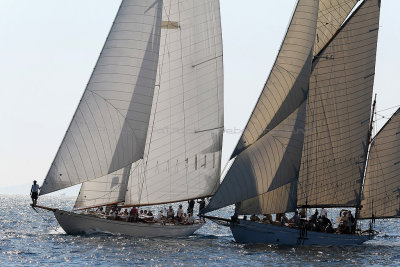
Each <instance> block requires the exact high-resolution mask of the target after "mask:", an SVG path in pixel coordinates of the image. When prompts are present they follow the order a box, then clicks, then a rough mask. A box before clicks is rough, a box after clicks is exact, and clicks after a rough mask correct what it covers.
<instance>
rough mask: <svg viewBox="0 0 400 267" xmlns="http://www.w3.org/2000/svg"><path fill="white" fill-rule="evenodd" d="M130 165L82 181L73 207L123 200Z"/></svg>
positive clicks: (108, 203) (95, 205)
mask: <svg viewBox="0 0 400 267" xmlns="http://www.w3.org/2000/svg"><path fill="white" fill-rule="evenodd" d="M130 172H131V166H128V167H125V168H123V169H121V170H118V171H115V172H113V173H110V174H108V175H106V176H103V177H100V178H97V179H94V180H91V181H88V182H84V183H83V184H82V187H81V190H80V191H79V195H78V198H77V199H76V202H75V206H74V208H75V209H84V208H90V207H98V206H104V205H111V204H116V203H121V202H124V201H125V194H126V188H127V186H128V178H129V175H130Z"/></svg>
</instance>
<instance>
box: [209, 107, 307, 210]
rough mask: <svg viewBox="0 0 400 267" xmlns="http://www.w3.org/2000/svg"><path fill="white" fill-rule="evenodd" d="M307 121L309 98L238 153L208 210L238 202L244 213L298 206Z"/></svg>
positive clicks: (287, 208)
mask: <svg viewBox="0 0 400 267" xmlns="http://www.w3.org/2000/svg"><path fill="white" fill-rule="evenodd" d="M304 125H305V101H304V102H303V104H302V105H301V106H300V107H299V108H298V109H297V110H296V111H295V112H293V113H292V114H291V115H290V116H289V117H288V118H286V119H285V120H284V121H283V122H281V123H280V124H279V125H278V126H277V127H275V128H274V129H273V130H271V131H270V132H269V133H268V134H266V135H264V136H263V137H262V138H260V139H259V140H257V141H256V142H255V143H254V144H253V145H251V146H250V147H248V148H247V149H246V150H244V151H243V152H242V153H240V154H239V155H238V156H237V157H236V159H235V162H234V163H233V165H232V167H231V168H230V169H229V171H228V173H227V175H226V176H225V178H224V180H223V182H222V184H221V186H220V187H219V188H218V191H217V193H216V194H215V196H214V197H213V198H212V199H211V201H210V203H209V205H208V206H207V208H206V212H208V211H212V210H216V209H219V208H222V207H225V206H228V205H231V204H235V203H238V202H242V203H241V206H240V210H239V213H240V214H250V213H258V214H260V213H276V212H286V211H293V210H295V209H296V207H297V206H296V195H297V192H296V187H293V186H292V185H293V183H294V184H295V182H296V181H297V178H298V173H299V168H300V162H301V153H302V147H303V139H304Z"/></svg>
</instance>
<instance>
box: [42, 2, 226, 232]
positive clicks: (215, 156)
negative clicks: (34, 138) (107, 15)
mask: <svg viewBox="0 0 400 267" xmlns="http://www.w3.org/2000/svg"><path fill="white" fill-rule="evenodd" d="M222 56H223V54H222V36H221V21H220V10H219V1H216V0H200V1H199V0H184V1H181V0H123V1H122V3H121V6H120V8H119V10H118V13H117V15H116V18H115V21H114V23H113V25H112V28H111V30H110V33H109V35H108V37H107V40H106V42H105V44H104V47H103V50H102V52H101V54H100V56H99V58H98V61H97V63H96V66H95V68H94V71H93V73H92V76H91V78H90V80H89V83H88V85H87V87H86V89H85V91H84V94H83V96H82V99H81V101H80V103H79V105H78V107H77V110H76V112H75V114H74V116H73V118H72V121H71V123H70V125H69V128H68V130H67V132H66V134H65V137H64V139H63V141H62V143H61V145H60V148H59V150H58V152H57V154H56V156H55V159H54V161H53V163H52V164H51V167H50V170H49V172H48V174H47V176H46V178H45V180H44V183H43V185H42V187H41V191H40V195H45V194H48V193H51V192H54V191H57V190H61V189H64V188H67V187H70V186H73V185H76V184H81V183H82V187H81V190H80V193H79V196H78V198H77V201H76V203H75V207H74V208H75V209H88V208H92V207H99V206H109V205H124V206H136V207H138V206H151V205H158V204H163V203H174V202H180V201H186V200H189V199H196V198H202V197H207V196H211V195H213V193H214V192H215V190H216V188H217V186H218V184H219V177H220V165H221V164H220V162H221V147H222V133H223V63H222ZM39 207H41V206H39ZM42 208H46V209H48V210H51V211H53V212H54V214H55V217H56V218H57V220H58V222H59V223H60V225H61V227H62V228H63V229H64V230H65V231H66V232H67V233H68V234H77V233H90V232H111V233H122V234H126V235H131V236H140V237H142V236H143V237H154V236H159V237H160V236H161V237H178V236H187V235H190V234H192V233H193V232H194V231H196V230H197V229H198V228H200V227H201V226H202V225H203V223H199V224H193V225H168V224H166V225H162V224H148V223H129V222H121V221H113V220H106V219H102V218H97V217H94V216H89V215H84V214H78V213H75V212H67V211H62V210H58V209H54V208H47V207H42Z"/></svg>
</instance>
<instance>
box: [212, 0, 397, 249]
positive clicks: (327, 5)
mask: <svg viewBox="0 0 400 267" xmlns="http://www.w3.org/2000/svg"><path fill="white" fill-rule="evenodd" d="M379 14H380V1H379V0H364V1H357V0H335V1H331V0H319V1H315V0H299V1H298V2H297V5H296V8H295V11H294V13H293V16H292V19H291V22H290V25H289V27H288V30H287V33H286V36H285V38H284V40H283V43H282V45H281V48H280V51H279V54H278V56H277V59H276V62H275V64H274V66H273V68H272V70H271V73H270V75H269V78H268V80H267V82H266V84H265V87H264V89H263V91H262V93H261V95H260V97H259V99H258V102H257V104H256V106H255V108H254V110H253V113H252V114H251V116H250V118H249V121H248V123H247V126H246V128H245V130H244V132H243V134H242V136H241V138H240V139H239V142H238V144H237V146H236V148H235V150H234V152H233V154H232V156H231V162H230V164H231V166H230V169H229V170H228V171H227V172H226V175H225V177H224V180H223V182H222V184H221V185H220V187H219V188H218V190H217V192H216V193H215V195H214V196H213V198H212V199H211V201H210V203H209V205H208V206H207V207H206V209H205V211H204V212H205V213H207V212H210V211H213V210H217V209H220V208H223V207H226V206H229V205H232V204H235V206H236V212H235V215H234V216H233V217H232V220H231V219H223V218H222V219H221V218H215V217H211V216H205V217H209V218H213V219H215V220H220V221H221V220H223V221H225V222H228V225H230V228H231V231H232V233H233V236H234V238H235V240H236V241H237V242H241V243H268V244H279V245H298V244H304V245H351V244H361V243H363V242H365V241H367V240H370V239H372V238H373V237H374V235H375V232H374V231H372V230H371V231H369V230H367V232H364V233H362V232H361V230H359V231H356V232H355V233H352V234H338V233H327V232H323V231H309V230H310V229H308V228H309V226H308V224H307V223H303V225H302V226H299V227H287V226H281V225H280V224H279V225H272V224H265V223H261V222H254V221H248V220H245V219H241V218H240V217H239V218H240V219H239V218H238V217H237V216H239V215H251V214H280V213H286V212H294V211H296V209H298V208H306V209H307V208H308V209H310V208H322V207H324V208H354V209H356V211H357V212H356V218H355V219H356V220H361V219H369V218H374V219H380V218H393V217H400V213H399V210H400V206H399V205H400V203H399V199H398V198H399V190H400V189H399V188H400V179H399V174H400V164H399V162H398V159H399V156H400V135H399V133H400V123H399V119H400V116H399V115H400V114H399V111H397V112H396V113H395V115H393V118H392V119H391V120H390V122H389V123H388V124H387V125H386V126H385V127H384V128H383V130H382V131H381V132H380V133H379V134H377V135H376V137H375V138H374V139H373V141H372V142H371V128H372V121H373V113H374V112H373V111H372V112H371V103H372V94H373V83H374V74H375V59H376V48H377V39H378V30H379ZM289 226H290V225H289Z"/></svg>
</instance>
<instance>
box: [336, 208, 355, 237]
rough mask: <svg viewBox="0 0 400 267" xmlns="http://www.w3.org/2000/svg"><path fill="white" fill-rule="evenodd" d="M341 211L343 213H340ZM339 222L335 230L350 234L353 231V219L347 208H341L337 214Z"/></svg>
mask: <svg viewBox="0 0 400 267" xmlns="http://www.w3.org/2000/svg"><path fill="white" fill-rule="evenodd" d="M342 212H343V213H342ZM339 215H340V216H341V217H340V222H339V227H338V229H337V231H338V232H339V233H341V234H352V233H354V231H355V219H354V217H353V215H352V214H351V211H349V210H342V211H340V214H339Z"/></svg>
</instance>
